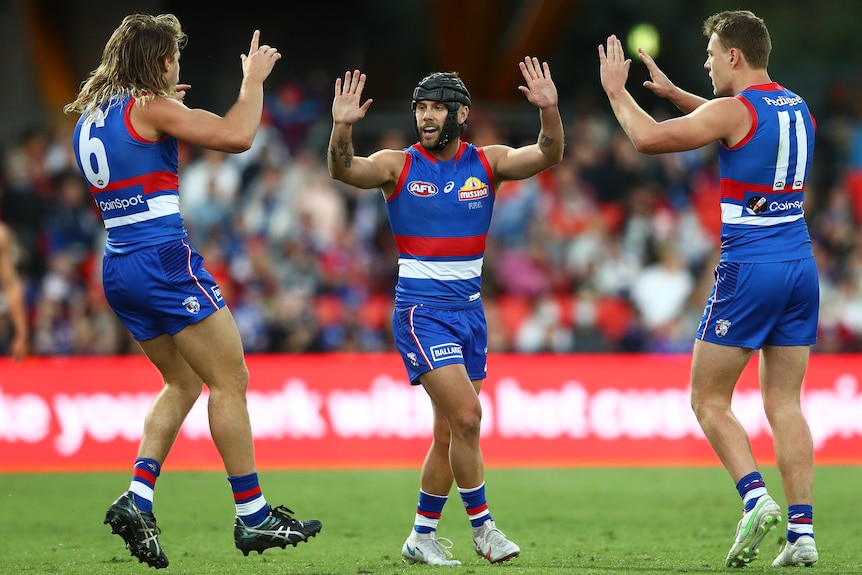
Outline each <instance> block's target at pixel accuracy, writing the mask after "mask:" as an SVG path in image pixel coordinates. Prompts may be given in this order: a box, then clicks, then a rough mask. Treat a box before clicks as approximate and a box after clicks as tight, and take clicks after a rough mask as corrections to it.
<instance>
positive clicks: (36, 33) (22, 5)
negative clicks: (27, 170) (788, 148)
mask: <svg viewBox="0 0 862 575" xmlns="http://www.w3.org/2000/svg"><path fill="white" fill-rule="evenodd" d="M735 8H749V9H752V10H753V11H755V12H756V13H757V14H758V15H760V16H762V17H763V18H764V19H765V20H766V23H767V25H768V26H769V27H770V31H771V33H772V36H773V43H774V50H773V56H772V60H771V64H770V72H771V75H772V77H773V79H774V80H776V81H778V82H780V83H783V84H785V85H788V86H789V87H791V88H793V89H794V90H796V91H797V92H800V93H802V94H803V95H804V96H805V97H806V98H807V99H808V101H809V103H810V104H811V106H812V108H813V109H814V110H815V112H817V110H818V108H820V107H822V106H824V105H826V101H827V94H828V93H829V92H830V90H832V89H833V88H832V87H833V86H834V85H835V84H836V83H839V84H847V85H851V86H852V85H855V83H856V82H857V80H858V79H859V78H858V76H859V73H858V70H859V66H858V63H857V59H858V54H859V53H860V52H862V37H860V35H859V34H858V31H857V27H858V22H859V21H860V16H862V2H859V1H857V0H830V1H829V2H825V1H823V0H818V1H814V0H751V1H750V2H747V3H740V2H728V1H720V0H701V1H697V2H693V1H687V0H651V1H649V2H643V1H642V0H436V1H432V0H355V1H351V2H344V1H330V2H303V3H301V4H299V3H295V2H244V3H230V4H226V5H223V4H222V3H219V2H204V1H202V0H173V1H172V0H138V1H130V0H119V1H118V0H114V1H111V0H92V1H83V0H0V22H2V24H0V38H2V39H0V78H2V80H3V86H4V89H3V90H2V91H0V110H2V113H3V123H2V126H0V144H2V143H3V142H4V141H7V140H8V139H9V138H14V137H16V135H17V134H18V133H20V132H21V131H22V130H26V129H28V128H31V127H33V126H38V125H51V124H53V123H56V122H60V121H64V120H63V118H62V114H61V113H60V112H59V109H60V108H61V107H62V105H63V103H65V102H66V101H68V99H70V98H71V96H72V95H73V94H74V92H75V90H76V88H77V86H78V84H79V83H80V82H81V80H83V79H84V78H85V77H86V75H87V73H88V72H89V71H90V70H91V69H92V68H94V67H95V66H96V65H97V63H98V60H99V57H100V54H101V50H102V47H103V46H104V43H105V41H106V40H107V38H108V36H109V35H110V33H111V31H112V30H113V29H114V28H115V27H116V25H117V24H118V23H119V22H120V20H121V19H122V17H123V16H124V15H126V14H127V13H130V12H133V11H141V12H153V13H161V12H172V13H174V14H176V15H177V16H178V17H179V18H180V20H181V22H182V23H183V25H184V27H185V29H186V31H187V33H188V35H189V37H190V42H189V44H188V47H187V48H186V50H185V51H184V53H183V60H182V66H183V73H182V79H183V80H184V81H186V82H189V83H191V84H192V85H193V89H192V91H191V92H190V94H189V96H188V97H187V100H186V102H187V103H188V104H189V105H191V106H199V107H206V108H210V109H212V110H213V111H216V112H219V113H223V112H224V111H225V110H226V109H227V107H228V106H229V105H230V103H231V102H232V101H233V98H234V96H235V94H236V90H237V87H238V84H239V78H240V74H241V72H240V62H239V54H240V53H241V52H242V51H244V50H247V46H248V41H249V39H250V37H251V33H252V31H253V30H254V29H255V28H260V29H261V31H262V38H263V40H264V41H265V42H267V43H270V44H272V45H275V46H277V47H278V48H279V49H280V50H281V51H282V53H283V54H284V60H283V61H282V62H280V63H279V64H278V66H277V67H276V70H275V71H274V73H273V75H272V77H271V79H270V81H269V82H268V84H267V89H268V90H272V91H275V90H277V89H278V88H279V87H280V86H283V85H284V84H285V83H291V82H298V83H301V84H302V85H303V86H304V87H305V89H307V90H312V91H319V92H320V93H321V95H322V96H323V97H326V98H328V97H329V95H330V94H331V89H332V84H333V82H334V78H335V77H336V76H339V75H341V74H343V73H344V71H345V70H347V69H354V68H360V69H361V70H363V71H365V72H367V73H368V75H369V80H368V85H367V88H366V95H367V96H369V97H373V98H374V99H375V105H374V108H373V110H374V113H375V114H376V117H377V119H378V126H384V127H385V126H386V125H387V124H388V123H393V124H395V123H399V122H401V121H402V120H403V119H404V116H402V115H401V114H402V113H403V112H404V110H406V106H407V100H408V98H409V94H410V91H411V89H412V87H413V85H414V84H415V83H416V81H417V80H418V79H420V78H421V77H422V76H423V75H424V74H426V73H427V72H430V71H433V70H438V69H446V70H458V71H459V72H460V73H461V75H462V76H463V77H464V78H465V80H466V82H467V84H468V86H469V87H470V89H471V92H472V93H473V96H474V100H475V101H474V107H475V108H480V107H482V106H486V105H487V106H488V108H489V109H494V110H499V111H500V113H501V114H506V113H507V111H509V110H510V108H509V107H508V106H510V105H511V106H512V108H511V111H512V116H511V118H512V121H513V122H517V117H518V114H520V113H523V112H524V110H525V107H524V106H522V104H523V97H522V96H521V94H520V93H519V92H518V90H517V89H516V87H517V85H518V83H519V82H520V80H521V78H520V74H519V72H518V69H517V62H518V61H519V60H520V59H521V58H523V56H524V55H527V54H529V55H536V56H538V57H540V58H541V59H546V60H548V61H549V62H550V64H551V68H552V72H553V75H554V78H555V81H556V83H557V85H558V88H559V91H560V94H561V98H562V100H563V101H562V108H563V109H564V112H568V111H571V112H572V113H574V111H575V110H577V108H578V107H579V106H591V105H605V103H604V102H603V95H602V93H601V87H600V85H599V79H598V66H597V59H596V46H597V45H598V44H599V43H600V42H602V41H603V40H604V39H605V38H606V37H607V35H608V34H610V33H616V34H618V35H625V34H626V32H627V31H628V29H629V28H630V27H631V26H632V25H633V24H635V23H637V22H641V21H647V22H650V23H652V24H654V25H655V26H656V27H657V28H658V30H659V32H660V34H661V52H660V54H659V58H658V60H659V64H660V65H661V66H662V67H663V69H664V70H665V71H666V72H667V73H668V74H669V75H670V76H671V78H672V79H674V80H675V81H676V82H677V83H679V84H680V85H683V86H685V87H686V88H688V89H690V90H691V91H694V92H697V93H700V94H703V95H709V90H710V89H711V88H710V83H709V79H708V77H707V75H706V73H705V72H704V71H703V69H702V67H701V66H702V63H703V60H704V58H705V50H704V48H705V38H704V37H703V36H702V34H701V30H700V26H701V23H702V21H703V19H704V18H705V17H706V16H708V15H709V14H711V13H713V12H715V11H718V10H722V9H735ZM644 78H645V76H644V70H643V67H642V66H640V65H639V63H638V62H635V63H634V66H633V72H632V81H631V83H630V87H631V89H632V90H633V92H635V96H636V97H637V98H639V99H641V100H642V101H644V102H645V103H646V104H647V105H648V106H650V105H652V104H653V103H654V102H653V101H651V100H650V97H651V96H650V95H649V94H647V93H644V91H643V89H642V88H640V82H641V81H642V80H643V79H644ZM526 111H527V112H529V113H530V114H531V115H530V122H528V123H529V124H531V125H532V123H533V121H534V117H533V116H532V110H530V109H529V108H526ZM322 112H323V113H327V114H328V110H323V111H322ZM531 129H532V127H531Z"/></svg>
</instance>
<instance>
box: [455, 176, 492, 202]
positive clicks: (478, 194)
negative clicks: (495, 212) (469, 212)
mask: <svg viewBox="0 0 862 575" xmlns="http://www.w3.org/2000/svg"><path fill="white" fill-rule="evenodd" d="M489 195H490V191H489V190H488V185H487V184H486V183H485V182H483V181H482V180H480V179H479V178H477V177H475V176H473V177H471V178H467V181H466V182H464V185H463V186H461V188H460V189H459V190H458V200H460V201H462V202H470V201H473V200H481V199H482V198H487V197H488V196H489Z"/></svg>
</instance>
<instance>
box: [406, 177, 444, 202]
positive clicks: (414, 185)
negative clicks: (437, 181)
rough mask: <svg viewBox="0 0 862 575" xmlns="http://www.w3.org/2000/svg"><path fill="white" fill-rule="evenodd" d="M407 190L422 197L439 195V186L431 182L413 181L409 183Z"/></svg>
mask: <svg viewBox="0 0 862 575" xmlns="http://www.w3.org/2000/svg"><path fill="white" fill-rule="evenodd" d="M407 191H408V192H410V193H411V194H413V195H414V196H418V197H420V198H430V197H431V196H436V195H437V191H438V190H437V186H435V185H434V184H432V183H431V182H421V181H416V180H414V181H412V182H409V183H408V184H407Z"/></svg>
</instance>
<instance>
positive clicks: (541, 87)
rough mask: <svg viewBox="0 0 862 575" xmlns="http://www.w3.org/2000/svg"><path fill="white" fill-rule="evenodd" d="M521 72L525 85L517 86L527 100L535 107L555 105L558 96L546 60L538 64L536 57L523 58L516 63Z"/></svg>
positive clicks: (541, 107)
mask: <svg viewBox="0 0 862 575" xmlns="http://www.w3.org/2000/svg"><path fill="white" fill-rule="evenodd" d="M518 67H519V68H521V74H523V75H524V81H525V82H526V83H527V85H526V86H518V89H519V90H520V91H521V92H523V93H524V95H525V96H527V100H528V101H529V102H530V103H531V104H533V105H534V106H536V107H537V108H540V109H543V108H550V107H552V106H556V105H557V103H558V99H559V97H558V96H557V86H556V85H555V84H554V81H553V80H552V79H551V68H550V66H548V63H547V62H542V63H541V65H540V64H539V59H538V58H530V57H529V56H527V57H525V58H524V61H523V62H520V63H519V64H518Z"/></svg>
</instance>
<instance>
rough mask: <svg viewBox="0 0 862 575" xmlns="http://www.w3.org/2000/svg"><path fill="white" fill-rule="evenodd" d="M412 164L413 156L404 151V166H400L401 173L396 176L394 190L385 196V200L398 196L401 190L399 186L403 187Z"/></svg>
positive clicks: (389, 200) (388, 200)
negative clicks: (396, 180)
mask: <svg viewBox="0 0 862 575" xmlns="http://www.w3.org/2000/svg"><path fill="white" fill-rule="evenodd" d="M412 165H413V156H411V155H410V154H408V153H406V152H405V153H404V167H403V168H401V175H400V176H398V182H396V184H395V191H394V192H392V195H391V196H389V197H388V198H386V201H387V202H391V201H392V200H394V199H395V198H397V197H398V194H399V193H400V192H401V188H402V187H404V183H405V182H406V181H407V174H409V173H410V166H412Z"/></svg>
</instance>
